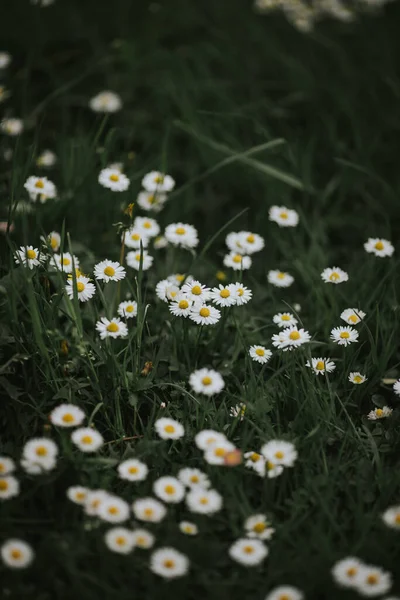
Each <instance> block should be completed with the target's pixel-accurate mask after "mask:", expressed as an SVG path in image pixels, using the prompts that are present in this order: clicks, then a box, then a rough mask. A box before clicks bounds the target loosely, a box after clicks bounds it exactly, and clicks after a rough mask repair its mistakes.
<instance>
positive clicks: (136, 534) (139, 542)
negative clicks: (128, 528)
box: [132, 529, 156, 550]
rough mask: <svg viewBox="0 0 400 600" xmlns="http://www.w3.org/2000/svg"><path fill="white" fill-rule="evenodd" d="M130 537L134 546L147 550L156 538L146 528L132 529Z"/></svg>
mask: <svg viewBox="0 0 400 600" xmlns="http://www.w3.org/2000/svg"><path fill="white" fill-rule="evenodd" d="M132 539H133V541H134V544H135V547H136V548H141V549H142V550H148V549H149V548H151V547H152V546H154V542H155V540H156V539H155V537H154V535H153V534H152V533H150V532H149V531H147V529H134V530H133V531H132Z"/></svg>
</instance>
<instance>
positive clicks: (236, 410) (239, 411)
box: [229, 402, 247, 421]
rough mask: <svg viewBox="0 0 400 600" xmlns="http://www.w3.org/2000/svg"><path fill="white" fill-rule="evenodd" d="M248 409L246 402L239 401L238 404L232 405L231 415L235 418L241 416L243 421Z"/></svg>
mask: <svg viewBox="0 0 400 600" xmlns="http://www.w3.org/2000/svg"><path fill="white" fill-rule="evenodd" d="M246 410H247V406H246V404H245V403H244V402H239V404H236V406H231V408H230V411H229V415H230V416H231V417H233V418H235V419H236V418H238V417H239V419H240V421H243V419H244V415H245V414H246Z"/></svg>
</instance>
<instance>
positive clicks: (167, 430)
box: [164, 425, 175, 433]
mask: <svg viewBox="0 0 400 600" xmlns="http://www.w3.org/2000/svg"><path fill="white" fill-rule="evenodd" d="M164 431H165V433H174V431H175V427H174V426H173V425H166V426H165V427H164Z"/></svg>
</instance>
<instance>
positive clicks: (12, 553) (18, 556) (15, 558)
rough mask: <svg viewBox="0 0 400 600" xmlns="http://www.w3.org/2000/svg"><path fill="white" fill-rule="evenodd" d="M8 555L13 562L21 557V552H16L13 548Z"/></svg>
mask: <svg viewBox="0 0 400 600" xmlns="http://www.w3.org/2000/svg"><path fill="white" fill-rule="evenodd" d="M10 554H11V556H12V558H13V559H14V560H18V559H19V558H21V557H22V552H21V550H17V548H14V549H13V550H11V552H10Z"/></svg>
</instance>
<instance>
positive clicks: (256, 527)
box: [244, 514, 275, 540]
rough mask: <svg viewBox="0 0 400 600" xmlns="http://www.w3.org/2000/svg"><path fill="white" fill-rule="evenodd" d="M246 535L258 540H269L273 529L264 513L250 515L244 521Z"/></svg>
mask: <svg viewBox="0 0 400 600" xmlns="http://www.w3.org/2000/svg"><path fill="white" fill-rule="evenodd" d="M244 528H245V529H246V535H247V537H249V538H258V539H259V540H270V539H271V538H272V536H273V534H274V532H275V529H273V528H272V527H270V524H269V522H268V520H267V517H266V516H265V515H259V514H258V515H251V516H250V517H248V518H247V519H246V521H245V522H244Z"/></svg>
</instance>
